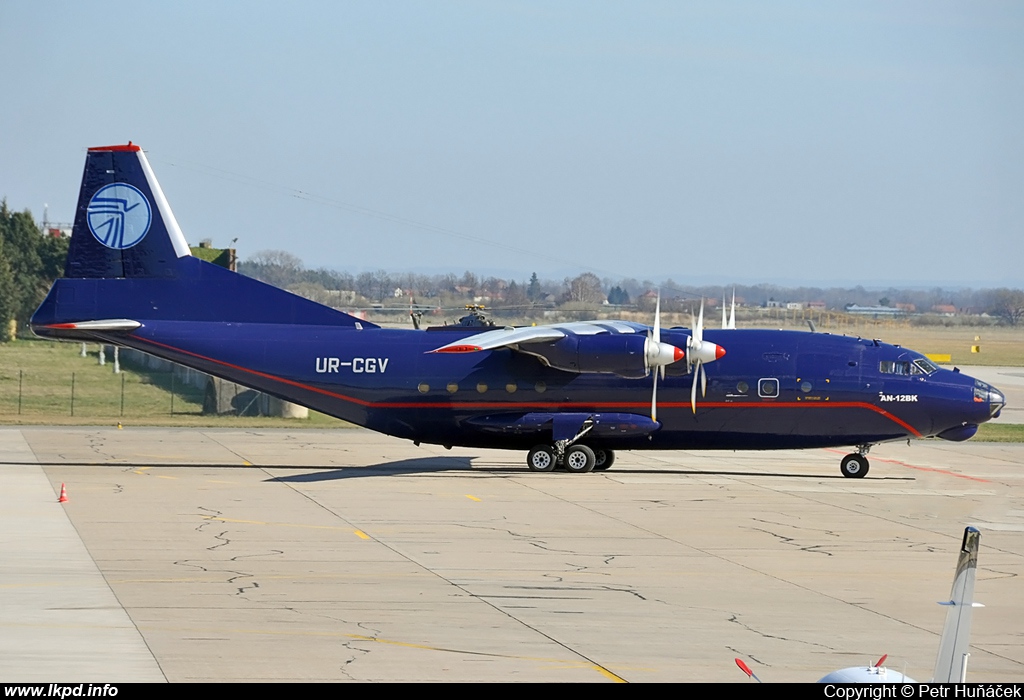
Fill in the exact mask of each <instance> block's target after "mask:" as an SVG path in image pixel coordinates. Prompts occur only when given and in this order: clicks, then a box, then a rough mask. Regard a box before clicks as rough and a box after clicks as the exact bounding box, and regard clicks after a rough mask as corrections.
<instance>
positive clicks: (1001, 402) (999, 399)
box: [974, 379, 1006, 418]
mask: <svg viewBox="0 0 1024 700" xmlns="http://www.w3.org/2000/svg"><path fill="white" fill-rule="evenodd" d="M974 400H975V402H977V403H987V404H988V406H989V415H990V416H992V417H993V418H998V417H999V413H1000V412H1001V411H1002V410H1003V406H1005V405H1006V396H1005V395H1003V392H1001V391H999V389H996V388H995V387H994V386H992V385H991V384H986V383H985V382H983V381H981V380H980V379H975V380H974Z"/></svg>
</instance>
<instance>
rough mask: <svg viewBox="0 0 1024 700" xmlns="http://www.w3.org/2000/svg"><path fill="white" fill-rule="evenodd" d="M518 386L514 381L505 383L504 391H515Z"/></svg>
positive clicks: (511, 392) (512, 392)
mask: <svg viewBox="0 0 1024 700" xmlns="http://www.w3.org/2000/svg"><path fill="white" fill-rule="evenodd" d="M518 388H519V387H518V386H516V383H515V382H509V383H508V384H506V385H505V391H507V392H508V393H510V394H514V393H516V389H518Z"/></svg>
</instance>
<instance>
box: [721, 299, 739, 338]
mask: <svg viewBox="0 0 1024 700" xmlns="http://www.w3.org/2000/svg"><path fill="white" fill-rule="evenodd" d="M722 330H725V331H734V330H736V290H735V289H733V290H732V310H731V311H730V312H729V320H728V321H727V320H726V319H725V295H724V294H723V295H722Z"/></svg>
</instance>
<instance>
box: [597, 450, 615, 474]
mask: <svg viewBox="0 0 1024 700" xmlns="http://www.w3.org/2000/svg"><path fill="white" fill-rule="evenodd" d="M614 463H615V452H614V451H612V450H609V449H607V448H605V447H598V448H597V449H595V450H594V471H595V472H603V471H604V470H605V469H609V468H611V466H612V464H614Z"/></svg>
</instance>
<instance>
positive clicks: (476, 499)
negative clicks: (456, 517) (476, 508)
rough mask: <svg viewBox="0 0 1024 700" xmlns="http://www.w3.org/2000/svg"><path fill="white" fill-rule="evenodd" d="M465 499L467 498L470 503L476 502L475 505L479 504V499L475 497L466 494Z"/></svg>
mask: <svg viewBox="0 0 1024 700" xmlns="http://www.w3.org/2000/svg"><path fill="white" fill-rule="evenodd" d="M466 498H468V499H469V500H471V501H476V502H477V503H479V502H480V499H479V498H477V497H476V496H470V495H469V494H468V493H467V494H466Z"/></svg>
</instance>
